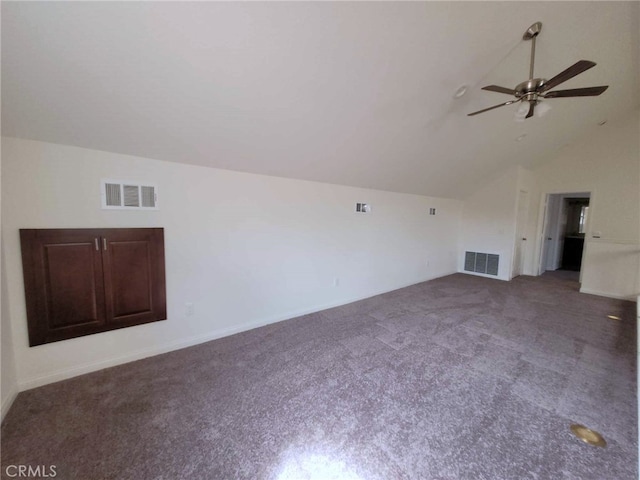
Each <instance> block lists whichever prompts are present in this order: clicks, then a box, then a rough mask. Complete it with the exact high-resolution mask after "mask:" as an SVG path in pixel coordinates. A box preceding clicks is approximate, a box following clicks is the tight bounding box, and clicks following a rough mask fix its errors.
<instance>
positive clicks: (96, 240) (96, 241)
mask: <svg viewBox="0 0 640 480" xmlns="http://www.w3.org/2000/svg"><path fill="white" fill-rule="evenodd" d="M93 240H94V242H95V244H96V252H99V251H100V247H99V246H98V239H97V238H94V239H93Z"/></svg>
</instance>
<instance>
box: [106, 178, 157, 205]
mask: <svg viewBox="0 0 640 480" xmlns="http://www.w3.org/2000/svg"><path fill="white" fill-rule="evenodd" d="M100 185H101V191H102V194H101V197H102V208H103V209H111V210H158V186H157V185H154V184H153V183H150V182H129V181H124V180H102V181H101V182H100Z"/></svg>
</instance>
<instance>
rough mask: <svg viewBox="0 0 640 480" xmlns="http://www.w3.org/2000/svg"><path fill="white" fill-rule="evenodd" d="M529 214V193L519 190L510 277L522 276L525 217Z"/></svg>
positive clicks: (525, 245)
mask: <svg viewBox="0 0 640 480" xmlns="http://www.w3.org/2000/svg"><path fill="white" fill-rule="evenodd" d="M528 213H529V192H527V191H526V190H520V192H519V193H518V210H517V216H516V242H515V248H514V255H513V268H512V271H511V276H512V277H517V276H518V275H522V272H523V270H524V258H525V252H526V251H527V248H526V247H527V237H526V228H527V215H528Z"/></svg>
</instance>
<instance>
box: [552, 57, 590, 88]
mask: <svg viewBox="0 0 640 480" xmlns="http://www.w3.org/2000/svg"><path fill="white" fill-rule="evenodd" d="M595 66H596V63H595V62H591V61H589V60H580V61H579V62H576V63H574V64H573V65H571V66H570V67H569V68H567V69H566V70H564V71H563V72H560V73H559V74H558V75H556V76H555V77H553V78H552V79H551V80H548V81H547V82H545V83H544V85H542V89H541V91H542V92H546V91H547V90H551V89H552V88H553V87H555V86H556V85H560V84H561V83H563V82H566V81H567V80H569V79H570V78H573V77H575V76H576V75H579V74H581V73H582V72H584V71H586V70H589V69H590V68H591V67H595Z"/></svg>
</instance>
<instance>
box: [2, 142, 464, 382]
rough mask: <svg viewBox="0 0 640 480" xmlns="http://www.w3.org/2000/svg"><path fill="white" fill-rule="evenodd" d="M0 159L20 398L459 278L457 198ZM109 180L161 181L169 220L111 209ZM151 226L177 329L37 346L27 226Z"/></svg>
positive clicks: (28, 153)
mask: <svg viewBox="0 0 640 480" xmlns="http://www.w3.org/2000/svg"><path fill="white" fill-rule="evenodd" d="M2 156H3V166H2V168H3V176H2V213H3V216H2V224H3V233H2V235H3V240H4V248H5V253H6V275H7V280H8V282H7V295H6V298H4V299H3V304H4V305H6V308H7V312H8V316H9V320H10V322H11V327H12V330H13V331H12V337H13V347H14V350H15V360H16V371H17V380H18V384H19V387H20V389H26V388H30V387H34V386H38V385H41V384H45V383H48V382H51V381H56V380H59V379H62V378H66V377H69V376H73V375H76V374H79V373H83V372H87V371H91V370H95V369H98V368H102V367H105V366H109V365H113V364H117V363H121V362H123V361H127V360H131V359H135V358H140V357H142V356H146V355H150V354H155V353H158V352H162V351H167V350H171V349H175V348H179V347H182V346H186V345H190V344H194V343H198V342H201V341H206V340H208V339H211V338H216V337H219V336H222V335H226V334H229V333H232V332H236V331H240V330H243V329H247V328H251V327H253V326H257V325H261V324H265V323H269V322H273V321H277V320H281V319H285V318H289V317H293V316H296V315H298V314H301V313H304V312H309V311H314V310H318V309H322V308H324V307H327V306H331V305H337V304H342V303H347V302H349V301H351V300H355V299H359V298H363V297H367V296H371V295H374V294H376V293H380V292H384V291H389V290H393V289H396V288H400V287H403V286H406V285H410V284H414V283H417V282H420V281H424V280H427V279H430V278H434V277H437V276H442V275H446V274H449V273H453V272H455V271H456V253H457V240H458V228H459V221H460V210H461V203H460V202H458V201H455V200H448V199H439V198H427V197H422V196H415V195H406V194H395V193H390V192H383V191H374V190H365V189H357V188H350V187H344V186H336V185H329V184H321V183H313V182H306V181H298V180H290V179H282V178H275V177H267V176H259V175H253V174H246V173H238V172H231V171H225V170H217V169H210V168H204V167H196V166H187V165H181V164H177V163H170V162H161V161H155V160H149V159H144V158H137V157H131V156H125V155H118V154H113V153H107V152H100V151H93V150H86V149H81V148H76V147H69V146H62V145H54V144H47V143H41V142H34V141H27V140H18V139H13V138H5V139H4V142H3V145H2ZM101 178H112V179H125V180H146V181H151V182H155V183H157V184H158V185H159V194H160V198H159V203H160V210H159V211H156V212H131V211H114V210H102V209H101V208H100V195H99V184H100V179H101ZM355 202H368V203H370V204H371V205H372V207H373V211H372V213H370V214H365V215H362V214H355V213H354V206H355V205H354V204H355ZM430 207H435V208H436V209H437V215H435V216H430V215H429V214H428V213H429V208H430ZM151 226H153V227H164V228H165V249H166V271H167V307H168V320H167V321H163V322H157V323H152V324H147V325H141V326H136V327H132V328H126V329H122V330H117V331H113V332H107V333H102V334H97V335H90V336H87V337H82V338H77V339H73V340H67V341H62V342H56V343H52V344H47V345H42V346H38V347H33V348H29V346H28V342H27V322H26V313H25V300H24V291H23V279H22V265H21V259H20V244H19V236H18V229H19V228H52V227H56V228H79V227H151ZM427 261H428V262H429V265H428V266H427ZM336 277H337V278H339V286H338V287H334V286H333V282H334V278H336ZM5 302H6V303H5ZM186 302H192V303H193V305H194V310H195V313H194V315H193V316H186V308H185V303H186ZM3 317H4V315H3Z"/></svg>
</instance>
